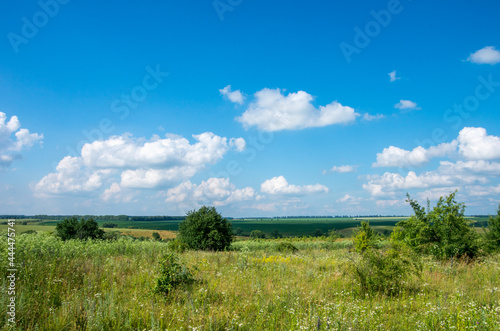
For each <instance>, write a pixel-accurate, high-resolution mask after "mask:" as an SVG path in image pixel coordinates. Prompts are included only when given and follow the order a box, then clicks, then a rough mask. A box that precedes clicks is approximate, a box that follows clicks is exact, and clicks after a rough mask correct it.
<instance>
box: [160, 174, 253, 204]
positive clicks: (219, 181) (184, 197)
mask: <svg viewBox="0 0 500 331" xmlns="http://www.w3.org/2000/svg"><path fill="white" fill-rule="evenodd" d="M254 197H255V190H254V189H253V188H252V187H245V188H243V189H237V188H236V186H235V185H234V184H232V183H231V182H230V181H229V178H209V179H207V180H204V181H202V182H201V184H200V185H195V184H193V183H191V182H190V181H185V182H183V183H181V184H179V185H178V186H176V187H174V188H171V189H169V190H168V191H167V198H166V200H165V201H166V202H174V203H181V204H182V203H185V204H191V205H197V204H202V203H207V202H208V203H209V204H213V205H214V206H224V205H227V204H231V203H235V202H238V201H246V200H252V199H254Z"/></svg>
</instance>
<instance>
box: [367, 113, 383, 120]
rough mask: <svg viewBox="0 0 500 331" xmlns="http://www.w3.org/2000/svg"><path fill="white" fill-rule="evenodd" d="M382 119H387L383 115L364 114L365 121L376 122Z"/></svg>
mask: <svg viewBox="0 0 500 331" xmlns="http://www.w3.org/2000/svg"><path fill="white" fill-rule="evenodd" d="M382 118H385V115H383V114H376V115H370V114H368V113H364V114H363V119H364V120H365V121H375V120H379V119H382Z"/></svg>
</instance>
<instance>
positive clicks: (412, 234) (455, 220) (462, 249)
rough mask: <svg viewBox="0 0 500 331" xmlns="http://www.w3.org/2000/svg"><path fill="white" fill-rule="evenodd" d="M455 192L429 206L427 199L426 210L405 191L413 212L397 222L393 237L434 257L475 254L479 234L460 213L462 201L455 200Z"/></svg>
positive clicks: (463, 206) (462, 208)
mask: <svg viewBox="0 0 500 331" xmlns="http://www.w3.org/2000/svg"><path fill="white" fill-rule="evenodd" d="M455 194H456V192H454V193H451V194H450V195H449V196H447V197H441V198H439V201H438V202H437V205H436V207H434V208H433V209H432V210H431V209H430V207H429V201H428V202H427V204H428V208H427V212H426V211H425V208H424V207H420V205H419V204H418V203H417V201H415V200H412V199H411V198H410V196H409V195H408V200H407V201H408V202H409V203H410V205H411V207H412V208H413V211H414V213H415V215H413V216H412V217H410V218H409V219H407V220H405V221H401V222H399V223H398V224H397V228H396V229H397V230H396V231H397V233H395V234H394V235H393V238H394V239H399V240H400V241H402V242H403V243H405V244H406V245H408V246H409V247H411V248H413V249H414V250H415V251H417V252H420V253H424V254H431V255H433V256H434V257H436V258H438V259H446V258H454V257H468V258H475V257H476V256H477V255H478V254H479V244H478V239H479V235H478V234H477V232H476V231H474V229H473V228H472V227H471V226H470V222H469V221H468V220H467V219H466V218H465V216H464V212H465V205H464V204H463V203H457V202H456V201H455Z"/></svg>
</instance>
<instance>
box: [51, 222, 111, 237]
mask: <svg viewBox="0 0 500 331" xmlns="http://www.w3.org/2000/svg"><path fill="white" fill-rule="evenodd" d="M56 231H57V235H58V236H59V237H60V238H61V239H62V240H68V239H103V237H104V231H103V230H102V229H99V225H98V224H97V222H96V221H94V219H92V218H90V219H87V220H86V219H83V218H82V219H81V220H80V221H78V220H77V218H76V217H71V218H66V219H64V220H63V221H62V222H60V223H57V225H56Z"/></svg>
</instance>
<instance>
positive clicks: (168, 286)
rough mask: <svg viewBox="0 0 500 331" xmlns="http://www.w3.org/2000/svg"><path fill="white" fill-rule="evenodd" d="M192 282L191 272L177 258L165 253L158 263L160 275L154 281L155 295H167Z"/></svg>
mask: <svg viewBox="0 0 500 331" xmlns="http://www.w3.org/2000/svg"><path fill="white" fill-rule="evenodd" d="M193 282H194V278H193V275H192V273H191V271H190V270H189V269H188V268H187V267H185V266H184V265H182V264H181V263H180V262H179V259H178V258H177V256H175V255H174V254H171V253H167V254H165V255H164V256H163V258H162V260H161V261H160V275H159V277H158V278H157V279H156V285H155V287H154V292H155V293H161V294H165V295H166V294H169V293H170V292H171V291H172V290H173V289H175V288H177V287H181V286H187V285H190V284H192V283H193Z"/></svg>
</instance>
